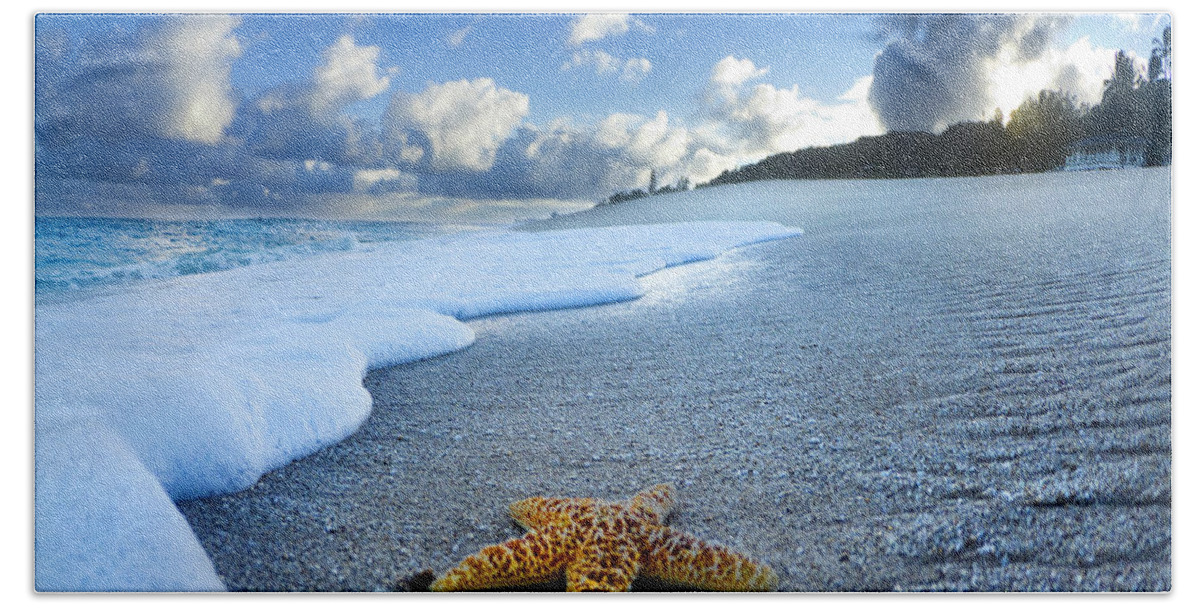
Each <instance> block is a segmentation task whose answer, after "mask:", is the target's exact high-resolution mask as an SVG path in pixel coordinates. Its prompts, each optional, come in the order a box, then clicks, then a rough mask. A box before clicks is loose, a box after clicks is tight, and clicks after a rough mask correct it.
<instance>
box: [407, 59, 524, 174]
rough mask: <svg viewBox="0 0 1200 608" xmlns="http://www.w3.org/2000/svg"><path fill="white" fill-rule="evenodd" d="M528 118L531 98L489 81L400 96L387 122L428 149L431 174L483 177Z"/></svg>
mask: <svg viewBox="0 0 1200 608" xmlns="http://www.w3.org/2000/svg"><path fill="white" fill-rule="evenodd" d="M528 113H529V97H528V96H527V95H524V94H522V93H518V92H515V91H510V90H508V89H504V88H500V87H497V86H496V83H495V81H493V80H492V79H491V78H478V79H476V80H458V81H453V82H446V83H442V84H430V85H429V86H428V87H427V88H426V89H425V90H424V91H422V92H421V93H417V94H398V95H396V97H395V98H393V100H392V104H391V106H390V107H389V109H388V115H387V121H388V122H389V123H391V125H392V128H393V129H396V130H398V131H399V133H400V134H404V132H405V131H412V132H415V133H418V134H420V136H422V137H424V139H425V140H426V141H428V143H429V148H430V149H429V152H430V154H431V162H432V165H433V168H434V169H438V170H442V169H467V170H472V171H485V170H487V169H489V168H491V166H492V164H493V163H494V162H495V158H496V150H497V149H498V148H499V147H500V145H501V144H502V143H503V142H504V141H505V140H506V139H508V137H509V136H510V135H511V134H512V132H513V129H515V128H516V127H517V126H518V125H520V124H521V121H522V120H523V119H524V117H525V115H526V114H528Z"/></svg>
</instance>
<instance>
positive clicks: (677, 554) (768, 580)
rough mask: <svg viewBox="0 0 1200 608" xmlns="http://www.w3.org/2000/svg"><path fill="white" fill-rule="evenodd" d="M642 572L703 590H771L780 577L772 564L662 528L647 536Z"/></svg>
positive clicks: (669, 581) (665, 580)
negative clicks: (772, 567)
mask: <svg viewBox="0 0 1200 608" xmlns="http://www.w3.org/2000/svg"><path fill="white" fill-rule="evenodd" d="M646 544H647V547H645V548H644V553H643V554H642V560H641V566H642V568H641V571H642V574H643V575H645V576H648V577H655V578H658V579H660V580H662V581H664V582H666V583H671V584H677V585H686V586H688V587H695V588H697V589H701V590H704V591H772V590H774V589H775V587H776V586H777V585H778V584H779V577H778V576H776V574H775V571H774V570H772V569H771V567H770V566H768V565H766V564H763V563H760V562H757V561H754V560H752V559H750V558H749V557H746V556H745V555H742V554H741V553H738V552H737V551H734V550H732V549H728V548H726V547H722V546H720V545H715V544H712V543H707V542H704V541H703V540H700V539H699V538H696V537H695V536H692V535H690V534H686V533H684V532H679V531H676V530H672V529H670V528H666V527H659V528H657V529H655V530H654V531H652V532H651V534H650V535H648V537H647V542H646Z"/></svg>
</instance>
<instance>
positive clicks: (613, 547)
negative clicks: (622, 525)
mask: <svg viewBox="0 0 1200 608" xmlns="http://www.w3.org/2000/svg"><path fill="white" fill-rule="evenodd" d="M605 540H607V539H605ZM605 540H602V541H601V542H599V543H593V544H589V545H585V546H583V547H580V550H579V553H578V554H577V555H576V556H575V560H574V561H572V562H571V563H570V564H569V565H568V566H567V591H629V588H630V587H631V586H632V585H633V579H634V578H635V577H636V576H637V573H638V557H639V556H638V552H637V548H636V547H635V546H634V545H633V543H619V542H612V541H611V540H608V542H605Z"/></svg>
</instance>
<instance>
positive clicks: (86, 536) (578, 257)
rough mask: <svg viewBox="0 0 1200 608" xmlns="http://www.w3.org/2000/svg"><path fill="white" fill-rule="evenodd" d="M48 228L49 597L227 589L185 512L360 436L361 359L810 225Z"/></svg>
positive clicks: (44, 459) (425, 344)
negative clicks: (537, 229) (181, 504)
mask: <svg viewBox="0 0 1200 608" xmlns="http://www.w3.org/2000/svg"><path fill="white" fill-rule="evenodd" d="M73 222H74V223H73ZM89 222H90V223H89ZM37 230H38V234H37V239H36V240H37V241H38V244H37V248H38V254H37V255H38V257H37V264H38V266H39V268H38V289H39V290H40V292H41V293H40V294H39V297H38V301H37V303H36V306H35V315H34V326H35V339H34V351H35V353H34V363H35V365H34V399H35V404H34V412H35V414H34V416H35V421H34V422H35V433H34V450H35V455H34V458H35V463H36V465H35V496H34V519H35V574H34V584H35V587H36V588H37V589H38V590H40V591H196V590H218V589H221V588H222V586H221V582H220V580H219V579H218V578H217V576H216V573H215V571H214V570H213V568H212V564H211V562H210V561H209V559H208V557H207V555H206V554H205V552H204V551H203V549H202V548H201V547H200V544H199V542H198V541H197V540H196V538H195V535H194V534H193V533H192V531H191V529H190V528H189V527H188V524H187V522H186V520H184V518H183V516H182V515H181V514H180V513H179V511H178V509H177V508H176V507H175V503H174V501H175V500H179V499H183V498H191V497H198V496H206V495H212V494H219V493H226V492H235V491H238V490H241V489H244V488H247V487H249V486H251V485H253V484H254V483H255V482H256V481H257V480H258V478H259V477H260V476H261V475H262V474H264V473H266V472H267V471H270V470H272V469H275V468H277V467H280V466H283V465H285V464H287V463H288V462H290V461H291V460H293V459H295V458H299V457H302V456H305V455H308V454H311V453H313V452H315V451H316V450H319V449H321V448H322V447H324V446H327V445H330V444H332V443H335V442H337V441H340V440H341V439H343V438H345V437H346V436H348V435H349V434H351V433H353V432H354V431H355V430H356V429H357V428H358V427H359V425H360V424H361V423H362V422H363V421H364V420H365V419H366V418H367V416H368V415H369V414H370V410H371V396H370V394H369V393H368V392H367V391H366V389H365V388H363V386H362V379H363V377H364V376H365V374H366V373H367V371H368V370H369V369H371V368H374V367H381V366H385V365H393V364H398V363H404V362H407V361H413V360H417V359H422V358H426V357H432V356H436V355H440V354H444V353H448V352H451V351H454V350H458V349H462V348H466V347H468V346H470V344H471V343H472V342H473V341H474V339H475V335H474V332H473V331H472V329H471V327H470V326H469V325H467V324H466V323H464V322H463V321H465V320H468V319H471V318H476V317H480V316H484V315H491V314H501V313H509V312H525V311H535V310H546V309H553V308H565V307H574V306H588V305H595V304H601V303H606V302H615V301H621V300H628V299H632V298H636V297H638V296H640V295H641V294H642V290H643V287H642V284H641V283H640V282H639V281H638V280H637V278H638V277H639V276H642V275H645V274H647V273H650V272H654V271H655V270H658V269H661V268H665V267H668V266H672V265H675V264H682V263H686V262H692V261H698V260H704V259H710V258H712V257H715V256H717V255H719V254H720V253H721V252H723V251H726V250H728V249H731V248H734V247H737V246H740V245H746V244H750V243H755V242H760V241H764V240H771V239H778V238H786V237H791V236H794V235H797V234H799V231H798V230H796V229H793V228H786V227H784V226H781V225H780V224H777V223H773V222H689V223H677V224H658V225H648V226H624V227H609V228H587V229H579V230H563V231H554V232H542V233H524V232H516V231H511V230H507V229H496V228H492V229H480V230H465V229H458V228H456V227H432V228H431V227H428V226H404V225H399V226H397V225H389V226H378V225H366V226H364V225H360V224H353V225H345V224H343V225H333V224H326V223H319V222H318V223H307V222H289V221H279V220H269V221H262V220H251V221H237V222H228V223H221V222H212V223H206V222H199V223H189V222H173V223H172V222H168V223H155V222H129V221H125V220H120V221H110V220H105V221H95V220H91V221H48V222H47V221H43V222H40V223H39V224H38V226H37ZM429 230H433V231H434V232H435V233H436V232H441V234H430V233H429V232H428V231H429ZM418 237H423V238H418ZM77 293H84V294H89V295H85V296H83V297H76V296H74V295H70V294H77ZM62 294H68V297H55V296H56V295H57V296H61V295H62Z"/></svg>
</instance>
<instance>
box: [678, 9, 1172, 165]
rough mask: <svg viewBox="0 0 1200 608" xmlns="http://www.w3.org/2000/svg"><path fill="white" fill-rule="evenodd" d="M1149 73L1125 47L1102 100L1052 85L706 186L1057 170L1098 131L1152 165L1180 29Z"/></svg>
mask: <svg viewBox="0 0 1200 608" xmlns="http://www.w3.org/2000/svg"><path fill="white" fill-rule="evenodd" d="M1154 44H1155V47H1154V49H1153V52H1152V54H1151V57H1150V60H1149V62H1148V65H1147V69H1146V70H1145V72H1142V71H1141V70H1139V69H1138V67H1137V66H1136V65H1135V64H1134V62H1133V58H1132V57H1131V56H1130V55H1128V54H1126V53H1125V52H1124V51H1118V52H1117V53H1116V55H1115V57H1114V66H1113V73H1112V78H1110V79H1108V80H1106V81H1105V83H1104V94H1103V96H1102V98H1101V101H1100V102H1099V103H1098V104H1096V105H1094V106H1089V105H1086V104H1081V103H1078V102H1077V101H1076V99H1075V98H1074V97H1073V96H1071V95H1068V94H1066V93H1063V92H1061V91H1051V90H1044V91H1041V92H1040V93H1038V94H1037V95H1036V96H1035V97H1031V98H1029V99H1027V100H1026V101H1025V102H1024V103H1022V104H1021V105H1020V106H1019V107H1018V108H1017V109H1016V110H1013V112H1012V113H1011V114H1010V115H1009V120H1008V122H1007V123H1005V122H1004V120H1003V115H1002V114H1001V113H1000V110H999V109H997V110H996V114H995V115H994V117H993V118H992V119H991V120H987V121H970V122H962V123H958V124H955V125H952V126H950V127H949V128H947V129H946V130H945V131H943V132H941V133H940V134H937V135H934V134H932V133H926V132H922V131H892V132H889V133H887V134H886V135H879V136H869V137H861V138H859V139H858V140H856V141H854V142H851V143H846V144H839V145H834V146H828V147H812V148H805V149H802V150H797V151H795V152H785V153H782V154H776V155H773V156H769V157H767V158H765V159H763V160H762V161H759V162H757V163H754V164H751V165H747V166H744V167H741V168H738V169H735V170H732V171H725V172H723V173H721V174H720V175H719V176H717V177H716V178H714V179H713V180H712V181H710V182H708V183H704V184H699V185H697V187H704V186H714V185H719V184H730V183H739V182H746V181H753V180H761V179H848V178H904V177H954V176H976V175H991V174H1000V173H1028V172H1040V171H1049V170H1052V169H1055V168H1057V167H1061V166H1062V165H1063V163H1064V162H1065V161H1066V158H1067V155H1068V154H1069V153H1070V150H1071V146H1072V145H1073V144H1075V143H1076V142H1078V141H1080V140H1083V139H1087V138H1091V137H1098V136H1106V135H1108V136H1131V137H1140V138H1142V139H1144V140H1145V142H1146V164H1147V165H1148V166H1158V165H1164V164H1169V163H1170V159H1171V28H1170V27H1167V28H1166V29H1164V30H1163V34H1162V38H1156V39H1155V40H1154Z"/></svg>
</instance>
